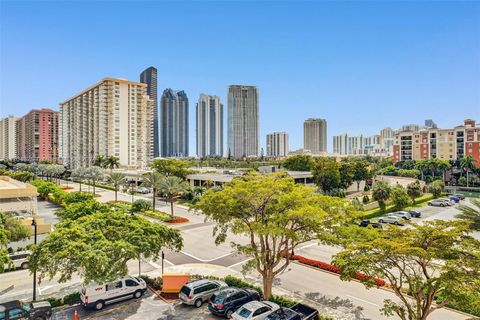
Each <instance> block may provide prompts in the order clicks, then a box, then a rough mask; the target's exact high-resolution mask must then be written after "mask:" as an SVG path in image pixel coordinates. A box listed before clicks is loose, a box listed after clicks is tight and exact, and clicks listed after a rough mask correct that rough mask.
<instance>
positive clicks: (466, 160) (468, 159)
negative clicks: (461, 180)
mask: <svg viewBox="0 0 480 320" xmlns="http://www.w3.org/2000/svg"><path fill="white" fill-rule="evenodd" d="M474 161H475V160H473V157H472V156H471V155H468V156H463V157H462V158H461V159H460V162H459V166H460V170H461V172H460V174H461V175H462V176H463V170H464V169H473V167H474V164H473V162H474Z"/></svg>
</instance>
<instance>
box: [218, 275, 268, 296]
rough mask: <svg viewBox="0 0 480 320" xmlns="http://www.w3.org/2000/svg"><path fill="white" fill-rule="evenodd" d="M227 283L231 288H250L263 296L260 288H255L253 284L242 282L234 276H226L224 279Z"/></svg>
mask: <svg viewBox="0 0 480 320" xmlns="http://www.w3.org/2000/svg"><path fill="white" fill-rule="evenodd" d="M224 281H225V283H226V284H228V286H229V287H237V288H250V289H253V290H256V291H258V293H260V294H262V289H261V288H260V287H257V286H254V285H253V284H250V283H248V282H246V281H245V280H242V279H240V278H236V277H233V276H230V275H228V276H226V277H225V279H224Z"/></svg>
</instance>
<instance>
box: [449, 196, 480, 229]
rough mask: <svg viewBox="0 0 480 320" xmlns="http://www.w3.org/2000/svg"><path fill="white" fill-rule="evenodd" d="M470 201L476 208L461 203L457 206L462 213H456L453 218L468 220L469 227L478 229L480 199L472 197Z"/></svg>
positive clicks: (479, 223)
mask: <svg viewBox="0 0 480 320" xmlns="http://www.w3.org/2000/svg"><path fill="white" fill-rule="evenodd" d="M470 202H472V203H473V204H474V205H475V206H476V207H477V209H475V208H472V207H469V206H466V205H463V204H462V205H460V206H459V207H458V209H460V211H462V213H460V214H458V215H456V216H455V218H458V219H462V220H466V221H468V222H470V229H472V230H477V231H480V200H478V199H472V200H470Z"/></svg>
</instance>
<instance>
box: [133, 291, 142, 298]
mask: <svg viewBox="0 0 480 320" xmlns="http://www.w3.org/2000/svg"><path fill="white" fill-rule="evenodd" d="M141 296H142V291H140V290H137V291H135V293H134V294H133V297H134V298H135V299H138V298H140V297H141Z"/></svg>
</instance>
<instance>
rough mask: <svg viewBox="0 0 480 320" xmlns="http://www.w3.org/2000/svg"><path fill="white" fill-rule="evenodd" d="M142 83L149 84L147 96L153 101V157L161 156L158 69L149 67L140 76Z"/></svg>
mask: <svg viewBox="0 0 480 320" xmlns="http://www.w3.org/2000/svg"><path fill="white" fill-rule="evenodd" d="M140 82H141V83H146V84H147V95H148V96H149V97H150V99H152V100H153V156H154V157H155V158H156V157H158V156H159V155H160V151H159V148H160V145H159V143H160V140H159V139H158V96H157V69H156V68H154V67H148V68H147V69H145V70H143V72H142V73H141V74H140Z"/></svg>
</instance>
